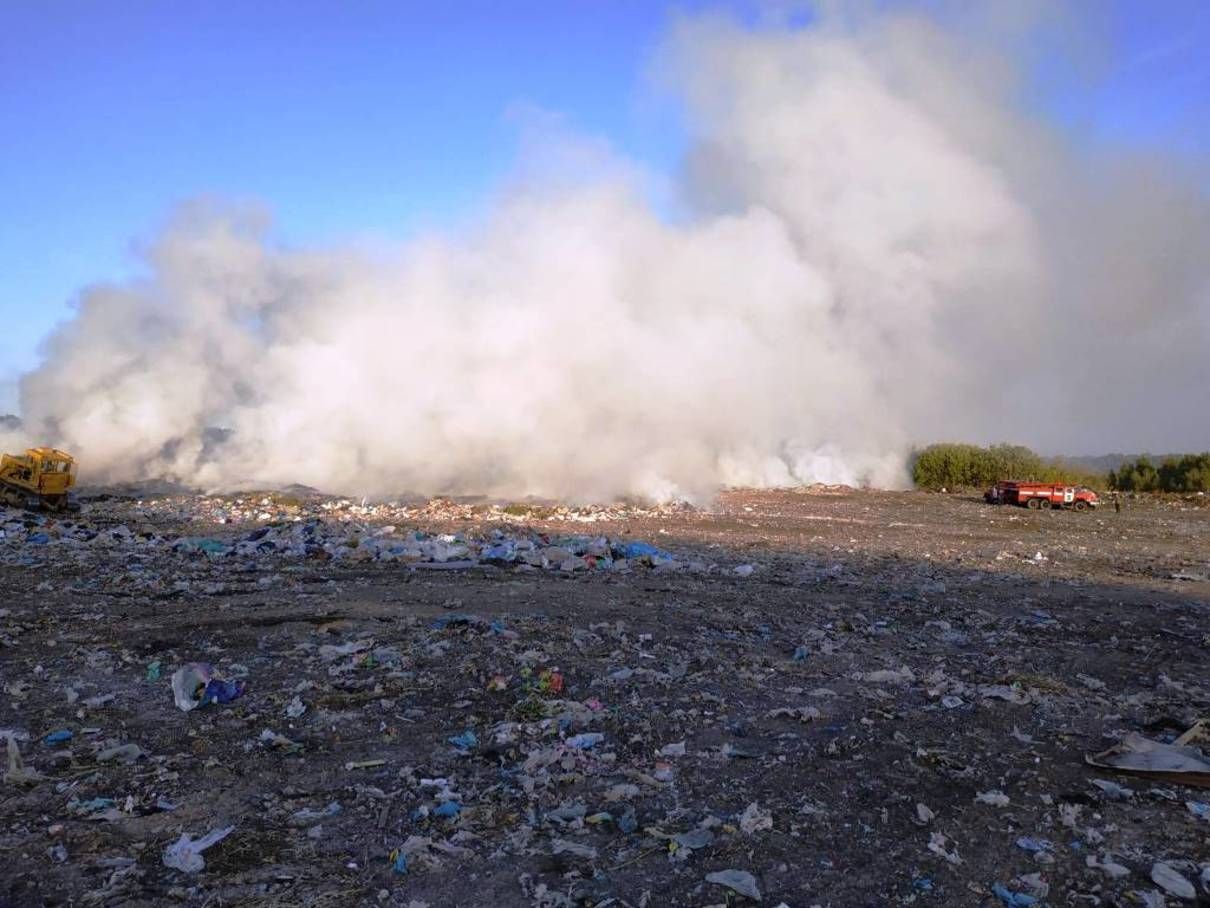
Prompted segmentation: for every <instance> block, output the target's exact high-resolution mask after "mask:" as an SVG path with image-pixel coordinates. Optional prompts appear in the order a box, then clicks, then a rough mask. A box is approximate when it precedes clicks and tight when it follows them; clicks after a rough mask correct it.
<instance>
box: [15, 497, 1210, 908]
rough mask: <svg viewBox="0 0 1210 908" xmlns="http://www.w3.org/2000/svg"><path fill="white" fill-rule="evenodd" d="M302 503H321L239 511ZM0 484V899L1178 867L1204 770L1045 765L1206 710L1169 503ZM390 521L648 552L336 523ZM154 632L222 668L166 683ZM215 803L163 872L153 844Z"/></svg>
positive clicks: (1201, 635) (503, 891)
mask: <svg viewBox="0 0 1210 908" xmlns="http://www.w3.org/2000/svg"><path fill="white" fill-rule="evenodd" d="M315 515H318V517H319V518H322V520H323V521H324V522H323V524H322V528H323V532H324V533H326V534H327V536H326V537H325V538H329V539H330V538H333V537H334V536H341V535H347V536H350V537H355V538H354V539H353V541H350V542H349V543H348V544H347V545H346V546H344V547H343V548H340V549H339V550H338V554H337V555H336V556H333V554H332V552H331V551H326V550H325V549H324V548H323V547H322V546H319V545H315V546H312V547H311V548H309V549H308V554H307V555H306V556H305V557H294V556H292V555H289V554H285V553H283V552H282V551H279V550H273V549H270V548H268V547H266V546H262V548H264V549H265V550H264V551H261V550H259V549H256V548H255V547H256V546H257V545H258V544H259V542H258V541H257V540H256V539H251V540H248V537H249V536H250V535H254V534H255V532H256V530H257V528H258V527H264V526H273V525H280V526H286V525H288V524H290V523H291V522H293V523H294V524H295V525H301V524H299V521H301V520H303V519H304V518H309V517H312V516H315ZM5 520H7V524H6V526H7V530H6V533H5V535H4V537H3V538H0V676H2V680H3V685H4V691H3V695H2V698H0V736H7V737H8V738H9V739H10V740H11V741H12V743H11V744H10V745H9V746H10V748H13V749H14V751H15V753H18V754H19V755H20V758H21V762H22V763H23V766H24V769H21V768H20V767H19V766H18V765H17V764H12V765H10V773H9V774H8V777H7V778H6V780H5V782H4V784H3V785H0V861H2V862H3V866H4V870H3V871H2V872H0V904H4V905H18V906H25V905H42V904H48V905H66V904H72V905H123V906H136V905H139V906H141V905H161V904H173V903H180V904H189V905H206V906H219V905H256V906H287V905H316V906H318V905H328V906H336V905H396V906H411V908H419V906H421V905H428V906H431V908H437V906H488V905H540V906H559V905H593V906H598V908H603V906H607V905H613V906H644V905H645V906H651V908H657V906H704V905H729V904H754V902H753V901H751V900H750V899H751V897H752V896H754V895H757V894H759V898H760V899H761V900H762V902H761V903H762V904H766V905H771V906H772V905H779V904H782V903H784V904H785V905H788V906H792V908H800V906H801V908H806V906H813V905H819V906H883V905H906V904H916V905H921V906H933V905H938V906H940V905H962V906H981V905H987V906H991V905H1031V904H1033V905H1105V906H1117V905H1122V906H1125V905H1153V906H1154V905H1161V904H1164V903H1165V899H1166V901H1167V904H1169V905H1193V904H1201V905H1210V807H1207V806H1206V802H1210V790H1207V789H1199V788H1196V787H1188V786H1182V785H1176V784H1170V783H1168V782H1167V781H1166V780H1164V779H1158V780H1157V779H1147V778H1140V777H1128V776H1123V775H1111V774H1107V773H1105V772H1102V771H1099V770H1097V769H1095V768H1093V767H1091V766H1089V765H1087V764H1086V763H1085V755H1087V754H1094V753H1097V752H1100V751H1103V750H1105V749H1106V748H1108V747H1110V746H1111V745H1113V744H1114V743H1115V742H1116V741H1118V740H1119V739H1121V738H1122V737H1123V736H1124V735H1125V734H1127V733H1130V732H1135V733H1138V734H1140V735H1143V736H1145V737H1148V738H1151V739H1154V740H1157V741H1171V740H1172V739H1173V738H1174V737H1175V736H1176V735H1178V734H1180V733H1181V732H1182V731H1184V730H1185V729H1187V728H1189V727H1190V726H1191V725H1193V723H1194V722H1195V721H1196V720H1198V719H1199V718H1203V717H1210V507H1207V506H1205V502H1204V501H1200V500H1197V499H1190V500H1177V499H1167V500H1129V501H1126V502H1125V503H1124V507H1123V510H1122V512H1121V513H1120V514H1118V513H1115V512H1114V510H1113V508H1112V507H1108V508H1102V509H1100V510H1098V511H1095V512H1092V513H1075V512H1068V511H1052V512H1045V511H1044V512H1034V511H1026V510H1024V509H1018V508H1012V507H994V506H989V505H985V504H984V503H983V502H982V501H981V500H979V499H977V498H975V497H973V496H960V495H939V494H927V493H919V492H904V493H891V492H869V491H853V490H843V489H842V490H821V489H814V490H800V491H748V490H738V491H731V492H727V493H725V494H723V495H722V496H721V497H720V499H719V500H718V501H717V502H716V503H715V504H714V505H713V506H711V507H708V508H703V509H689V508H667V509H653V510H644V509H642V508H618V509H612V510H604V511H583V512H576V511H569V510H564V509H544V508H534V509H529V510H527V509H526V508H509V509H507V510H501V509H500V508H488V507H487V506H485V505H480V504H476V503H450V502H436V503H431V504H429V505H421V506H414V507H411V508H410V509H408V510H406V511H405V510H400V509H391V508H384V509H375V508H373V507H360V506H358V505H356V504H355V503H354V504H351V503H332V502H321V501H318V500H315V501H301V500H299V501H295V500H289V499H286V498H283V497H278V498H272V499H271V498H264V499H263V500H261V501H256V500H252V499H248V500H247V501H244V502H243V503H242V504H241V503H240V502H234V501H220V500H217V499H203V498H201V497H188V496H177V497H166V498H162V499H150V498H148V499H142V500H139V499H134V498H124V497H110V498H102V499H94V500H92V501H91V502H86V504H85V508H84V510H83V511H82V512H81V513H80V514H77V515H72V516H69V517H67V518H65V520H66V524H65V523H64V522H63V521H57V520H53V519H45V518H40V519H34V518H29V517H28V516H27V515H25V514H23V513H19V512H16V511H12V510H10V511H7V512H4V511H2V510H0V523H3V521H5ZM220 521H222V522H220ZM388 525H390V526H394V527H395V529H394V530H391V531H385V530H384V528H385V527H386V526H388ZM405 528H406V529H407V530H412V529H416V528H421V529H424V530H427V531H430V532H434V533H436V532H444V533H462V534H465V535H466V536H467V537H468V538H476V537H479V536H481V535H483V534H490V533H491V532H492V531H494V530H498V529H503V530H504V531H505V532H506V534H511V535H512V536H517V537H523V536H528V534H530V533H531V532H540V533H543V534H546V536H545V538H543V540H542V544H546V543H547V542H549V543H550V544H551V545H552V547H557V546H558V545H559V540H560V538H561V537H565V536H579V537H596V536H601V535H604V536H607V537H609V538H610V539H611V540H612V541H613V542H615V543H616V542H618V541H619V540H622V541H628V540H635V541H637V540H643V541H647V542H651V543H654V544H655V545H656V546H658V547H659V548H660V549H662V550H666V551H667V552H669V553H671V554H672V555H673V556H675V559H676V560H675V561H672V562H665V561H664V560H663V559H662V557H657V558H655V559H648V560H649V561H651V560H653V561H654V562H655V563H656V565H657V566H651V565H650V564H649V563H642V560H641V559H635V560H633V561H632V562H631V563H629V564H623V563H621V562H617V563H612V562H611V561H610V560H609V557H606V558H604V559H601V560H597V559H594V558H593V557H591V556H587V557H581V556H579V555H575V554H573V555H571V556H569V561H567V562H564V563H563V564H557V563H554V562H552V563H551V565H550V566H549V567H543V566H541V565H538V566H531V565H524V566H520V567H518V566H517V565H516V564H513V563H503V564H474V565H471V566H466V565H465V563H464V562H459V561H458V560H457V559H451V560H449V561H447V563H446V567H444V568H433V567H431V566H429V565H423V564H415V563H411V562H408V561H406V560H388V561H383V560H377V559H375V558H371V557H369V554H368V552H369V551H370V550H369V549H368V548H367V546H366V543H365V541H364V540H366V539H367V538H368V537H370V536H371V535H372V534H374V533H375V532H378V531H383V532H386V533H387V536H393V535H397V534H400V533H402V532H404V530H405ZM178 537H180V538H178ZM203 538H204V539H207V540H215V543H214V546H213V548H214V550H213V551H208V550H207V549H206V548H205V545H202V544H201V543H197V542H188V540H197V539H203ZM265 538H268V537H265ZM376 538H386V537H376ZM529 538H532V537H529ZM182 539H183V540H186V542H182ZM241 539H244V540H248V541H247V543H246V544H245V545H244V546H243V548H242V549H240V550H239V551H237V550H236V549H234V548H226V549H224V548H222V546H230V544H232V543H234V542H235V541H236V540H241ZM359 540H360V542H359ZM451 544H456V540H455V543H451ZM571 548H572V549H574V546H572V547H571ZM612 551H617V549H616V548H615V549H613V550H612ZM548 560H549V559H548ZM556 560H557V559H556ZM450 565H453V567H452V568H451V567H450ZM460 565H461V567H460ZM611 565H612V566H611ZM748 566H750V567H751V570H750V571H749V570H748ZM459 568H460V569H459ZM737 568H738V570H737ZM192 662H206V663H210V664H212V665H213V667H214V669H215V670H216V672H217V673H218V674H219V675H221V676H223V677H225V678H228V679H239V680H242V681H243V682H244V684H245V685H246V689H245V692H244V693H243V695H242V696H241V697H239V698H238V699H235V700H234V701H232V702H230V703H226V704H222V703H211V704H208V705H204V706H202V707H199V708H197V709H193V710H191V711H183V710H181V709H178V708H177V706H176V705H175V704H174V699H173V693H172V689H171V685H170V680H169V679H170V677H171V676H172V674H173V672H175V671H176V670H177V669H178V668H180V667H181V666H182V665H185V664H187V663H192ZM157 663H158V664H157ZM55 732H60V733H64V732H69V733H70V737H65V736H64V735H63V734H59V735H58V736H57V737H56V738H51V739H50V742H49V743H48V741H47V736H48V735H52V734H53V733H55ZM467 732H470V733H471V734H470V735H468V734H467ZM451 739H455V740H454V741H451ZM123 745H135V747H134V748H131V747H124V746H123ZM1206 750H1210V745H1206ZM13 766H17V768H16V769H15V770H13ZM1098 780H1100V781H1101V782H1102V783H1114V784H1102V785H1099V786H1098V785H1096V784H1094V782H1096V781H1098ZM980 796H981V797H980ZM226 827H231V831H230V833H229V834H228V835H227V836H226V837H225V838H223V839H222V840H221V841H219V842H217V844H214V845H213V846H211V847H210V848H208V849H207V850H205V851H204V853H203V855H202V856H203V859H204V867H203V868H202V869H201V870H199V871H196V872H187V871H184V870H180V869H173V868H170V867H168V866H166V865H165V862H164V857H165V854H166V851H167V850H168V849H169V848H170V846H172V845H173V844H174V843H176V842H177V841H178V840H179V839H180V837H181V836H182V834H188V835H189V836H192V837H193V838H194V839H197V838H200V837H201V836H203V835H205V834H207V833H209V832H212V831H215V830H220V829H224V828H226ZM1157 865H1160V866H1161V867H1162V868H1164V869H1161V870H1159V871H1157V870H1156V869H1155V868H1156V866H1157ZM725 871H738V872H739V873H733V874H730V875H724V876H722V877H718V876H716V874H718V873H719V872H725ZM1167 871H1171V872H1172V873H1174V874H1176V876H1177V877H1179V878H1180V879H1181V880H1183V882H1184V883H1185V884H1187V885H1188V886H1189V889H1188V890H1185V889H1184V888H1183V887H1182V886H1181V885H1180V883H1179V882H1173V881H1172V878H1171V877H1168V876H1166V872H1167ZM744 874H750V875H751V877H750V878H748V877H746V876H744ZM708 877H713V880H708V879H707V878H708ZM718 880H722V881H723V882H717V881H718ZM728 884H729V885H728ZM749 887H755V888H754V889H752V888H749ZM745 890H746V891H747V892H748V894H747V895H744V894H742V892H743V891H745ZM1182 893H1183V894H1182ZM1190 893H1192V895H1191V896H1190Z"/></svg>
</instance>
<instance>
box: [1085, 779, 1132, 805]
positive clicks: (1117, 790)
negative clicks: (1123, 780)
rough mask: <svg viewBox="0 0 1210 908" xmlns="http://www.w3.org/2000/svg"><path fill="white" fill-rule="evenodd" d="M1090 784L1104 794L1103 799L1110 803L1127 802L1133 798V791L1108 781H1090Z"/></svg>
mask: <svg viewBox="0 0 1210 908" xmlns="http://www.w3.org/2000/svg"><path fill="white" fill-rule="evenodd" d="M1091 781H1092V784H1093V785H1095V786H1096V787H1097V788H1099V789H1101V791H1103V792H1105V797H1107V798H1109V800H1111V801H1127V800H1129V799H1130V798H1133V797H1134V789H1133V788H1127V787H1126V786H1124V785H1119V784H1118V783H1117V782H1111V781H1109V780H1108V779H1092V780H1091Z"/></svg>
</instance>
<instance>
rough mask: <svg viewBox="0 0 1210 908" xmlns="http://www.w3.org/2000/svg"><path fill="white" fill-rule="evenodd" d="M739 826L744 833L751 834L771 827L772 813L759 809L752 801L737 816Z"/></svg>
mask: <svg viewBox="0 0 1210 908" xmlns="http://www.w3.org/2000/svg"><path fill="white" fill-rule="evenodd" d="M739 828H740V830H742V831H743V833H744V835H753V834H754V833H757V832H761V831H763V830H766V829H772V828H773V814H772V813H770V812H769V811H767V810H761V809H760V807H759V806H757V804H756V802H755V801H753V802H752V803H751V804H749V805H748V806H747V807H746V808H745V809H744V812H743V814H741V815H740V818H739Z"/></svg>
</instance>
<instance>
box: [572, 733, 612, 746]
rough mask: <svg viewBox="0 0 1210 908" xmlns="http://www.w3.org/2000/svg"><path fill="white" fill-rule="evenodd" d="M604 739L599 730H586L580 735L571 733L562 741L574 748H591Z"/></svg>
mask: <svg viewBox="0 0 1210 908" xmlns="http://www.w3.org/2000/svg"><path fill="white" fill-rule="evenodd" d="M604 740H605V736H604V735H603V734H601V733H600V732H586V733H585V734H581V735H572V736H571V737H570V738H568V739H567V740H566V741H564V742H563V743H565V744H566V745H567V746H568V747H574V748H575V749H576V750H591V749H592V748H594V747H596V746H597V745H598V744H600V743H601V742H602V741H604Z"/></svg>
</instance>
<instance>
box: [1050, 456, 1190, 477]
mask: <svg viewBox="0 0 1210 908" xmlns="http://www.w3.org/2000/svg"><path fill="white" fill-rule="evenodd" d="M1140 457H1148V458H1150V459H1151V460H1152V461H1153V462H1154V463H1162V462H1163V461H1164V460H1167V459H1168V458H1169V457H1180V455H1179V454H1085V455H1078V456H1067V455H1064V456H1061V457H1056V458H1055V460H1059V461H1062V462H1063V463H1065V464H1070V465H1071V466H1073V467H1079V468H1080V469H1082V470H1088V471H1089V472H1093V473H1108V472H1109V471H1110V470H1120V469H1121V468H1122V466H1123V464H1128V463H1133V462H1134V461H1136V460H1138V459H1139V458H1140Z"/></svg>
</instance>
